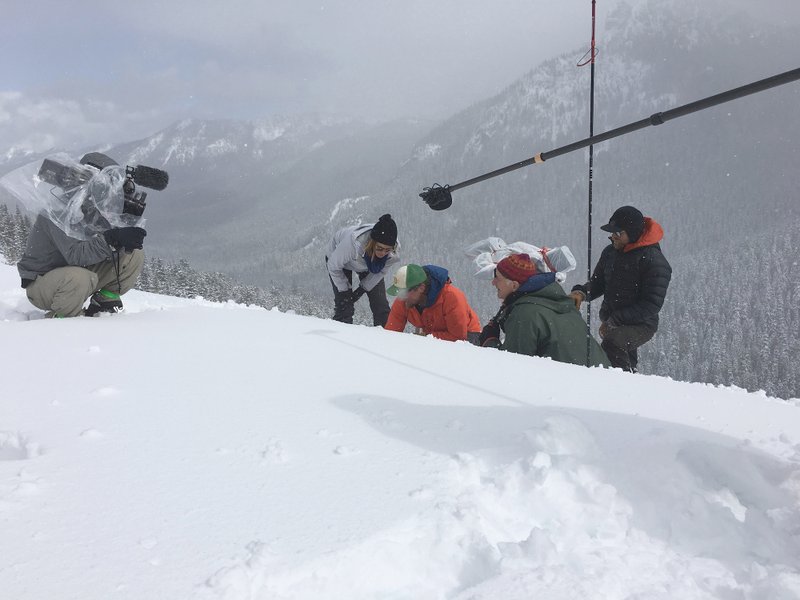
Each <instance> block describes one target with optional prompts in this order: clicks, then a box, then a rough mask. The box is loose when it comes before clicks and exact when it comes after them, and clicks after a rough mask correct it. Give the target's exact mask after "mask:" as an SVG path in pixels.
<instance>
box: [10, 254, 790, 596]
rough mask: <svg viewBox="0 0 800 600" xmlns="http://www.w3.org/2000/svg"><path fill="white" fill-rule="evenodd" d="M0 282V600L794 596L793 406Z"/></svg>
mask: <svg viewBox="0 0 800 600" xmlns="http://www.w3.org/2000/svg"><path fill="white" fill-rule="evenodd" d="M124 301H125V305H126V311H125V312H124V313H122V314H119V315H112V316H107V317H101V318H95V319H86V318H76V319H63V320H44V319H42V318H41V316H42V313H41V311H38V310H36V309H34V308H32V307H31V306H30V305H29V304H28V303H27V300H26V299H25V297H24V292H23V290H21V289H20V288H19V285H18V280H17V277H16V272H15V270H14V269H13V268H12V267H10V266H7V265H2V264H0V330H1V332H0V336H1V337H2V339H3V344H2V345H0V364H2V365H3V375H2V379H3V380H2V385H3V396H2V401H0V527H2V531H3V535H2V536H0V590H2V592H1V593H0V596H2V597H3V598H9V599H11V598H13V599H14V600H40V599H42V598H80V599H81V600H107V599H108V598H112V597H113V598H119V599H120V600H127V599H130V600H140V599H142V598H148V599H150V600H160V599H163V600H175V599H176V598H196V599H208V600H211V599H212V598H223V599H225V600H251V599H254V598H281V599H284V600H300V599H309V600H340V599H342V598H348V599H351V600H376V599H378V598H397V599H409V600H410V599H414V600H419V599H425V600H434V599H444V598H450V599H455V600H467V599H470V600H477V599H485V600H496V599H497V598H503V599H504V600H529V599H530V598H541V599H549V600H563V599H565V598H576V599H577V598H603V599H605V600H623V599H632V598H647V599H651V598H663V599H667V598H680V599H681V600H708V599H712V598H718V599H720V600H722V599H729V598H740V599H742V600H757V599H764V598H770V599H789V598H798V597H800V537H799V535H798V527H797V525H798V523H799V522H800V401H798V400H794V401H792V402H786V401H782V400H776V399H771V398H768V397H766V396H765V395H764V394H761V393H759V394H748V393H746V392H744V391H743V390H737V389H725V388H714V387H711V386H707V385H701V384H685V383H677V382H674V381H670V380H668V379H664V378H660V377H652V376H643V375H630V374H626V373H622V372H619V371H608V370H600V369H586V368H583V367H578V366H573V365H565V364H561V363H554V362H552V361H549V360H545V359H536V358H530V357H526V356H520V355H513V354H508V353H503V352H499V351H496V350H492V349H485V348H477V347H474V346H471V345H469V344H466V343H449V342H442V341H439V340H435V339H430V338H421V337H419V336H415V335H410V334H400V333H393V332H388V331H384V330H382V329H374V328H367V327H359V326H347V325H343V324H341V323H335V322H332V321H327V320H320V319H316V318H312V317H303V316H298V315H292V314H283V313H280V312H277V311H267V310H263V309H257V308H247V307H244V306H237V305H233V304H225V305H222V304H212V303H209V302H204V301H202V300H181V299H176V298H170V297H165V296H156V295H152V294H146V293H142V292H137V291H133V292H131V293H130V294H128V295H126V296H125V298H124Z"/></svg>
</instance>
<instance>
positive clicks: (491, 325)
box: [478, 319, 500, 348]
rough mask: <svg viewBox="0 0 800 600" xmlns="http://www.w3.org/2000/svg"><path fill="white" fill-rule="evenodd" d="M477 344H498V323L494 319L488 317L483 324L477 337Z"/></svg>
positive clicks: (492, 345) (495, 345) (493, 345)
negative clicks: (487, 320) (486, 321)
mask: <svg viewBox="0 0 800 600" xmlns="http://www.w3.org/2000/svg"><path fill="white" fill-rule="evenodd" d="M478 344H479V345H480V346H489V347H493V348H496V347H497V346H499V345H500V325H498V324H497V322H496V321H495V320H494V319H489V322H488V323H486V325H484V326H483V329H482V330H481V335H480V336H479V337H478Z"/></svg>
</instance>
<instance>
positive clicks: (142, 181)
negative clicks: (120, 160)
mask: <svg viewBox="0 0 800 600" xmlns="http://www.w3.org/2000/svg"><path fill="white" fill-rule="evenodd" d="M133 181H134V182H135V183H137V184H138V185H141V186H144V187H146V188H150V189H151V190H159V191H160V190H163V189H164V188H165V187H167V184H168V183H169V174H168V173H167V172H166V171H162V170H161V169H156V168H154V167H145V166H144V165H139V166H137V167H134V168H133Z"/></svg>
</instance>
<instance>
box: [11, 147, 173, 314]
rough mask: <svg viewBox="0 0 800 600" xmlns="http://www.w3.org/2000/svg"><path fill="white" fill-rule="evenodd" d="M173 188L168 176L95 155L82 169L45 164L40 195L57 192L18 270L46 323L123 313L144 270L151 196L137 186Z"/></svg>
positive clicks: (64, 161) (47, 199) (61, 161)
mask: <svg viewBox="0 0 800 600" xmlns="http://www.w3.org/2000/svg"><path fill="white" fill-rule="evenodd" d="M167 181H168V175H167V173H166V172H164V171H160V170H159V169H153V168H151V167H141V166H139V167H121V166H119V165H118V164H117V163H116V162H114V160H113V159H111V158H109V157H107V156H106V155H104V154H100V153H97V152H93V153H90V154H87V155H85V156H84V157H83V158H82V159H81V161H80V163H75V162H74V161H71V160H69V159H68V158H64V157H58V159H57V160H56V159H45V160H44V162H43V163H42V166H41V169H40V170H39V174H38V180H36V181H35V184H34V188H36V191H37V192H40V191H41V190H40V189H39V188H41V185H40V184H41V182H44V183H47V184H50V185H52V186H54V187H53V188H52V189H50V190H47V192H48V193H47V194H43V193H42V194H41V195H40V199H43V202H41V203H40V206H41V205H43V209H42V210H40V211H39V214H38V216H37V218H36V221H35V223H34V225H33V228H32V229H31V232H30V234H29V236H28V242H27V246H26V248H25V252H24V253H23V255H22V258H21V259H20V260H19V262H18V263H17V269H18V271H19V274H20V277H21V278H22V287H23V288H25V292H26V293H27V296H28V299H29V300H30V301H31V303H32V304H33V305H34V306H36V307H37V308H40V309H42V310H44V311H46V315H45V316H46V317H76V316H78V315H81V314H83V315H86V316H95V315H97V314H99V313H103V312H111V313H113V312H119V311H120V310H121V309H122V300H121V299H120V297H121V296H122V295H123V294H125V293H126V292H128V291H129V290H130V289H131V288H133V287H134V285H135V284H136V280H137V279H138V277H139V274H140V273H141V271H142V267H143V266H144V252H143V251H142V248H143V241H144V237H145V236H146V235H147V232H146V231H145V230H144V229H143V228H142V227H141V225H143V224H144V220H143V219H142V218H141V217H142V213H143V212H144V208H145V199H146V197H147V194H146V193H143V192H137V191H136V185H135V184H137V183H138V184H141V185H143V186H145V187H150V188H153V189H158V190H161V189H164V188H165V187H166V185H167ZM59 188H60V191H57V190H59ZM87 298H90V300H89V305H88V306H87V307H86V309H84V308H83V305H84V303H85V302H86V299H87Z"/></svg>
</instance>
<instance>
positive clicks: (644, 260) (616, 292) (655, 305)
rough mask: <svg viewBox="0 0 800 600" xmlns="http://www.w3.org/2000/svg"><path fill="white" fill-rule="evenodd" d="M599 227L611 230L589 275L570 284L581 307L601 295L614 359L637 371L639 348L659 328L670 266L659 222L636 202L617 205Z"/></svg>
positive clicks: (606, 345)
mask: <svg viewBox="0 0 800 600" xmlns="http://www.w3.org/2000/svg"><path fill="white" fill-rule="evenodd" d="M600 229H602V230H603V231H608V232H609V233H610V234H611V237H610V238H609V239H610V240H611V244H610V245H608V246H606V248H605V249H604V250H603V253H602V254H601V255H600V260H599V261H598V262H597V266H596V267H595V269H594V273H593V274H592V278H591V280H589V281H588V282H587V283H586V284H584V285H576V286H575V287H573V288H572V293H571V294H570V296H572V299H573V300H574V301H575V306H576V307H577V308H580V306H581V303H582V302H583V301H584V300H587V299H589V300H594V299H595V298H599V297H600V296H603V304H602V305H601V306H600V320H601V321H602V323H601V324H600V337H601V338H602V339H603V343H602V347H603V350H605V351H606V354H607V355H608V358H609V360H610V361H611V365H612V366H614V367H619V368H621V369H624V370H626V371H632V372H636V365H637V363H638V360H639V356H638V353H637V348H638V347H639V346H641V345H642V344H644V343H645V342H647V341H649V340H650V339H651V338H652V337H653V336H654V335H655V333H656V330H657V329H658V312H659V311H660V310H661V306H662V305H663V304H664V297H665V296H666V294H667V287H668V286H669V282H670V279H671V278H672V267H670V265H669V263H668V262H667V259H666V258H664V255H663V254H662V253H661V247H660V246H659V245H658V242H659V241H661V239H662V238H663V237H664V230H663V229H662V228H661V225H659V224H658V223H656V222H655V221H654V220H653V219H651V218H650V217H645V216H644V215H642V213H641V212H640V211H639V210H637V209H636V208H634V207H632V206H623V207H621V208H619V209H617V210H616V211H615V212H614V214H613V215H611V219H610V220H609V222H608V224H607V225H603V226H602V227H601V228H600Z"/></svg>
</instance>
